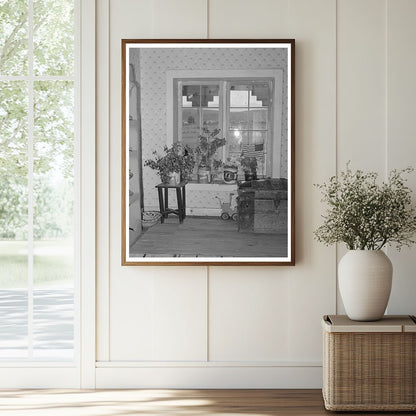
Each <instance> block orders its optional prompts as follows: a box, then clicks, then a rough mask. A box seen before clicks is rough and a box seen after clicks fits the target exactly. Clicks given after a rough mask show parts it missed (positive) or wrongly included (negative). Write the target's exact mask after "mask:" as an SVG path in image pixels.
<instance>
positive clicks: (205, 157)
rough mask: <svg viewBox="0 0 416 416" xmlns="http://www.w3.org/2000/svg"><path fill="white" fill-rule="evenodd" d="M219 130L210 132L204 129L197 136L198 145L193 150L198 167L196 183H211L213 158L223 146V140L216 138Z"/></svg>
mask: <svg viewBox="0 0 416 416" xmlns="http://www.w3.org/2000/svg"><path fill="white" fill-rule="evenodd" d="M220 132H221V129H214V130H212V131H210V130H209V129H207V128H206V127H204V128H203V129H202V133H201V134H200V135H199V136H198V138H199V144H198V146H196V148H195V154H196V159H197V166H198V182H200V183H209V182H211V168H212V164H213V158H214V156H215V154H216V152H217V150H218V149H219V148H220V147H222V146H224V145H225V138H222V139H221V138H219V137H217V136H218V135H219V134H220Z"/></svg>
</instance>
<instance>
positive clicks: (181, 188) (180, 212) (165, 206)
mask: <svg viewBox="0 0 416 416" xmlns="http://www.w3.org/2000/svg"><path fill="white" fill-rule="evenodd" d="M187 183H188V181H182V182H180V183H178V184H177V185H171V184H170V183H160V184H159V185H156V188H157V193H158V195H159V208H160V213H161V214H162V217H161V219H160V222H161V223H162V224H163V222H164V221H165V218H167V217H168V215H169V214H176V215H177V216H178V217H179V223H180V224H182V223H183V220H184V219H185V217H186V199H185V186H186V184H187ZM169 188H174V189H176V199H177V201H178V208H177V209H172V208H169ZM163 190H165V192H163ZM163 194H165V198H164V200H163Z"/></svg>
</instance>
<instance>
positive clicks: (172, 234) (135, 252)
mask: <svg viewBox="0 0 416 416" xmlns="http://www.w3.org/2000/svg"><path fill="white" fill-rule="evenodd" d="M130 256H132V257H286V256H287V234H255V233H241V232H238V230H237V223H236V222H235V221H232V220H226V221H224V220H221V219H220V218H209V217H190V216H188V217H186V218H185V220H184V222H183V224H179V221H178V218H177V217H176V216H170V217H169V218H168V219H166V220H165V222H164V223H163V224H157V225H154V226H153V227H151V228H149V229H148V230H147V231H146V232H145V233H144V234H142V235H141V236H140V238H139V239H138V240H137V242H136V243H135V244H134V245H133V246H132V247H131V249H130Z"/></svg>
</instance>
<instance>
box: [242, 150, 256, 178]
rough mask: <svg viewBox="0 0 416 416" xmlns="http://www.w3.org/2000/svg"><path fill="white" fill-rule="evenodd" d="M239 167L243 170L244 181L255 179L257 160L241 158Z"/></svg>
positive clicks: (249, 157)
mask: <svg viewBox="0 0 416 416" xmlns="http://www.w3.org/2000/svg"><path fill="white" fill-rule="evenodd" d="M241 166H242V168H243V170H244V177H245V180H246V181H251V180H256V179H257V159H256V158H255V157H254V156H244V157H242V158H241Z"/></svg>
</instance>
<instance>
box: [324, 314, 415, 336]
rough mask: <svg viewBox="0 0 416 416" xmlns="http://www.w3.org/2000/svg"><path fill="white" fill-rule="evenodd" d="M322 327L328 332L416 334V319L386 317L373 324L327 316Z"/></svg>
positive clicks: (343, 317)
mask: <svg viewBox="0 0 416 416" xmlns="http://www.w3.org/2000/svg"><path fill="white" fill-rule="evenodd" d="M322 327H323V329H324V330H325V331H327V332H416V318H415V317H414V316H410V315H385V316H384V318H383V319H380V320H379V321H373V322H361V321H352V320H351V319H349V318H348V316H346V315H325V316H324V317H323V319H322Z"/></svg>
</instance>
